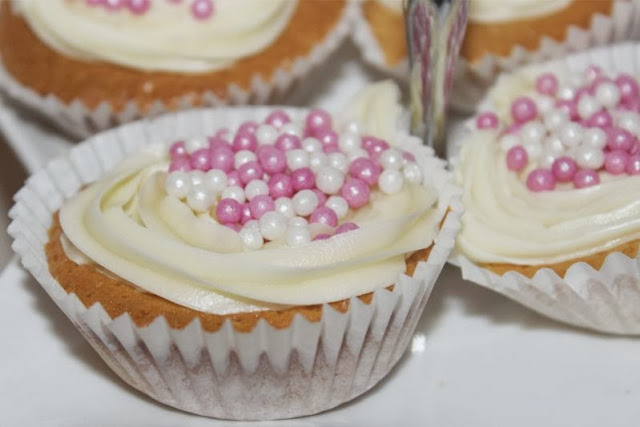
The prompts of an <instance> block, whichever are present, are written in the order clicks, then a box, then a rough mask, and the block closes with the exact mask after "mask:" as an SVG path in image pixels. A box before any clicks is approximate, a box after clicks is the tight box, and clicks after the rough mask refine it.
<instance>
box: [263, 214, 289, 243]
mask: <svg viewBox="0 0 640 427" xmlns="http://www.w3.org/2000/svg"><path fill="white" fill-rule="evenodd" d="M259 222H260V233H262V236H263V237H264V238H265V239H267V240H279V239H281V238H282V237H284V233H285V232H286V231H287V219H286V218H285V217H284V215H282V214H281V213H280V212H276V211H269V212H265V214H264V215H262V216H261V217H260V219H259Z"/></svg>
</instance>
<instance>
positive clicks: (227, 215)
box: [216, 198, 242, 224]
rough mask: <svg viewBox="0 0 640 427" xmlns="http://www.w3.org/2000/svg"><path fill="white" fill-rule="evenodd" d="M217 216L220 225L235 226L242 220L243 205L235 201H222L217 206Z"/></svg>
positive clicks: (227, 199)
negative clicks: (230, 224) (229, 224)
mask: <svg viewBox="0 0 640 427" xmlns="http://www.w3.org/2000/svg"><path fill="white" fill-rule="evenodd" d="M216 216H217V217H218V222H220V223H223V224H226V223H233V224H235V223H237V222H238V221H240V218H242V205H241V204H240V203H239V202H238V201H237V200H235V199H229V198H226V199H222V200H220V201H219V202H218V205H217V206H216Z"/></svg>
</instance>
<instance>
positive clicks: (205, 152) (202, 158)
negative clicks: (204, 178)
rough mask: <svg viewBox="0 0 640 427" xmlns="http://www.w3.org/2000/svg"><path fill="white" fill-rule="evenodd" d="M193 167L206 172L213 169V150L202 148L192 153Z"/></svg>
mask: <svg viewBox="0 0 640 427" xmlns="http://www.w3.org/2000/svg"><path fill="white" fill-rule="evenodd" d="M191 168H192V169H197V170H201V171H205V172H206V171H208V170H209V169H211V150H209V149H208V148H201V149H199V150H196V151H194V152H193V153H191Z"/></svg>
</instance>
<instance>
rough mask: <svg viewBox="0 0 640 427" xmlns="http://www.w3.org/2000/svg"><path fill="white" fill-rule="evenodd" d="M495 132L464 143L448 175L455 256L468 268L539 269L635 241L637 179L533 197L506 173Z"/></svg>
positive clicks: (639, 210) (608, 179) (639, 205)
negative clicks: (460, 209) (454, 197)
mask: <svg viewBox="0 0 640 427" xmlns="http://www.w3.org/2000/svg"><path fill="white" fill-rule="evenodd" d="M496 139H497V132H496V131H487V130H485V131H477V132H474V134H473V135H472V136H471V137H470V138H469V140H468V141H466V142H465V146H464V147H463V149H462V151H461V153H460V161H459V165H458V168H457V170H456V176H457V179H458V181H459V182H460V183H461V185H462V186H463V187H464V194H463V202H464V206H465V213H464V214H463V216H462V230H461V233H460V234H459V236H458V239H457V244H458V250H459V251H460V252H462V253H463V254H464V255H465V256H467V257H469V258H470V259H472V260H473V261H476V262H484V263H494V262H497V263H509V264H519V265H542V264H545V265H546V264H552V263H556V262H560V261H565V260H571V259H576V258H579V257H582V256H586V255H590V254H593V253H596V252H600V251H603V250H607V249H610V248H613V247H615V246H617V245H620V244H622V243H625V242H628V241H631V240H635V239H638V238H640V177H638V176H617V177H614V176H611V175H607V174H603V173H601V180H602V183H601V184H599V185H596V186H593V187H589V188H583V189H573V188H571V189H569V188H567V189H563V188H560V189H556V190H555V191H546V192H540V193H534V192H531V191H529V190H528V189H527V186H526V184H525V183H524V182H523V180H522V178H521V177H520V176H519V175H518V174H515V173H514V172H512V171H510V170H509V169H508V168H507V166H506V162H505V158H504V153H503V152H502V151H501V150H500V148H499V146H498V144H497V142H496Z"/></svg>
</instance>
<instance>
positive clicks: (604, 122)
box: [585, 110, 613, 128]
mask: <svg viewBox="0 0 640 427" xmlns="http://www.w3.org/2000/svg"><path fill="white" fill-rule="evenodd" d="M585 124H586V125H587V126H588V127H599V128H608V127H611V126H612V125H613V117H611V114H609V112H608V111H606V110H602V111H598V112H597V113H594V114H593V115H592V116H591V117H589V118H588V119H587V121H586V123H585Z"/></svg>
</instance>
